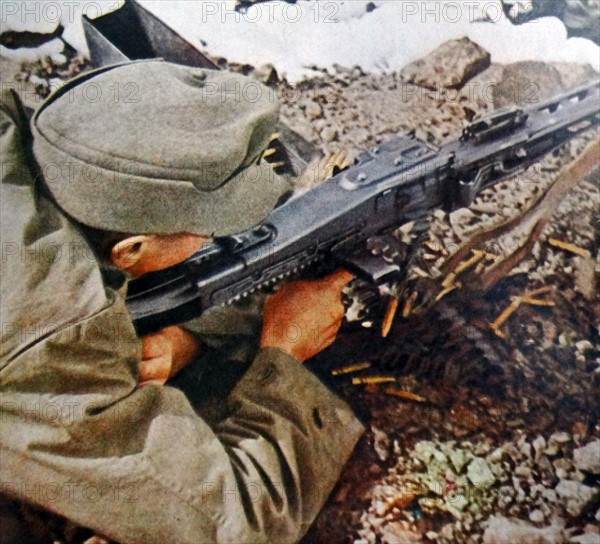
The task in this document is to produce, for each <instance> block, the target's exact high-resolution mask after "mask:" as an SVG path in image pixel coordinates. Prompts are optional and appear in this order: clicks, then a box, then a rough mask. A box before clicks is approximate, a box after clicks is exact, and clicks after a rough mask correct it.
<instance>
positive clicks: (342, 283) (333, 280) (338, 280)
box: [326, 268, 354, 291]
mask: <svg viewBox="0 0 600 544" xmlns="http://www.w3.org/2000/svg"><path fill="white" fill-rule="evenodd" d="M353 279H354V276H353V275H352V274H351V273H350V272H348V271H347V270H345V269H344V268H340V269H338V270H336V271H335V272H333V274H330V275H329V276H327V278H326V280H327V283H328V286H329V287H331V288H332V289H339V290H340V291H341V290H342V289H343V288H344V287H346V285H348V284H349V283H350V282H351V281H352V280H353Z"/></svg>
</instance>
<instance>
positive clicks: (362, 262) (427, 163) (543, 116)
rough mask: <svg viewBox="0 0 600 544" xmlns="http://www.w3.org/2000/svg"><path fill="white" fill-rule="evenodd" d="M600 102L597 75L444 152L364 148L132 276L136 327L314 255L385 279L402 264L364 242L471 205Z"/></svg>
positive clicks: (476, 130) (225, 295)
mask: <svg viewBox="0 0 600 544" xmlns="http://www.w3.org/2000/svg"><path fill="white" fill-rule="evenodd" d="M599 104H600V83H598V82H596V83H593V84H589V85H586V86H582V87H579V88H577V89H574V90H572V91H570V92H568V93H565V94H563V95H560V96H558V97H556V98H553V99H551V100H549V101H547V102H544V103H542V104H538V105H536V106H535V107H532V108H528V109H526V110H522V109H519V108H516V107H512V108H508V109H504V110H500V111H497V112H494V113H492V114H491V115H490V116H488V117H485V118H483V119H481V120H478V121H475V122H474V123H472V124H471V125H470V126H469V127H467V128H466V129H465V130H464V131H463V135H462V137H461V138H460V140H459V141H456V142H453V143H450V144H447V145H444V146H443V147H441V148H439V149H438V148H436V147H434V146H432V145H429V144H427V143H424V142H422V141H420V140H418V139H416V138H414V137H412V138H411V137H397V138H394V139H391V140H389V141H388V142H386V143H384V144H382V145H381V146H379V147H375V148H373V149H371V150H370V151H367V152H364V153H362V154H361V155H360V156H359V157H358V158H357V160H356V162H355V164H354V165H353V166H352V167H350V168H349V169H347V170H344V171H343V172H341V173H339V174H338V175H336V176H334V177H333V178H331V179H329V180H328V181H327V182H325V183H323V184H321V185H318V186H316V187H314V188H313V189H311V190H310V191H308V192H306V193H304V194H303V195H301V196H298V197H296V198H292V199H291V200H289V201H288V202H286V203H285V204H283V205H282V206H280V207H279V208H276V209H275V210H273V211H272V212H271V214H270V215H269V216H268V217H267V218H266V219H265V220H264V222H263V223H262V224H260V225H259V226H257V227H255V228H253V229H251V230H249V231H247V232H243V233H240V234H238V235H235V236H228V237H224V238H219V239H216V240H215V241H214V242H213V243H211V244H209V245H207V246H205V247H203V248H202V249H201V250H200V251H199V252H198V253H197V254H196V255H194V256H192V257H191V258H190V259H188V260H187V261H185V262H183V263H181V264H179V265H177V266H174V267H172V268H169V269H167V270H164V271H160V272H153V273H150V274H146V275H145V276H142V277H140V278H138V279H135V280H133V281H131V282H130V284H129V291H128V295H127V306H128V309H129V312H130V313H131V316H132V319H133V323H134V325H135V327H136V330H137V332H138V334H146V333H148V332H152V331H155V330H158V329H160V328H162V327H165V326H168V325H173V324H176V323H182V322H184V321H187V320H189V319H192V318H194V317H198V316H199V315H201V314H202V312H203V311H204V310H206V309H207V308H210V307H212V306H215V305H220V304H226V303H229V302H231V301H233V300H236V299H239V298H240V297H243V296H246V295H247V294H249V293H251V292H253V291H254V290H256V289H258V288H260V287H262V286H265V285H269V284H271V283H274V282H277V281H279V280H280V279H281V278H284V277H286V276H289V275H291V274H296V273H297V272H298V271H300V270H302V269H303V268H305V267H307V266H311V265H313V264H315V263H317V262H321V263H332V264H334V265H336V266H341V267H346V268H347V269H348V270H350V271H351V272H353V273H354V274H356V275H358V276H359V277H361V278H363V279H366V280H368V281H370V282H373V283H376V284H381V283H384V282H386V281H389V280H390V279H392V278H393V277H394V276H395V275H397V274H398V273H399V272H400V270H399V267H398V266H397V265H393V264H388V263H385V262H384V261H383V260H382V259H380V258H375V257H373V256H371V255H370V253H369V252H367V251H366V250H365V248H364V242H365V241H366V240H367V239H369V238H371V237H372V236H375V235H378V234H382V233H385V232H386V231H389V230H390V229H392V228H394V227H397V226H399V225H401V224H403V223H405V222H409V221H413V220H416V219H419V218H421V217H423V216H425V215H426V214H427V213H428V212H430V211H432V210H434V209H436V208H443V209H445V210H447V211H452V210H455V209H457V208H460V207H463V206H468V205H469V204H470V203H471V202H472V201H473V199H474V198H475V196H476V195H477V193H479V192H480V191H481V190H483V189H485V188H486V187H489V186H490V185H493V184H494V183H497V182H498V181H499V180H501V179H502V178H504V177H506V176H507V175H508V174H511V173H514V172H517V171H520V170H523V169H525V168H526V167H527V166H530V165H531V164H532V163H533V162H535V161H536V160H538V159H539V158H540V157H542V156H543V155H545V154H546V153H548V152H549V151H552V150H553V149H555V148H556V147H557V146H559V145H561V144H563V143H565V142H567V141H568V140H570V139H571V138H573V137H575V136H577V135H578V134H580V133H582V132H583V131H585V130H589V129H590V128H592V127H597V125H598V123H599V122H600V107H599ZM361 250H362V251H361Z"/></svg>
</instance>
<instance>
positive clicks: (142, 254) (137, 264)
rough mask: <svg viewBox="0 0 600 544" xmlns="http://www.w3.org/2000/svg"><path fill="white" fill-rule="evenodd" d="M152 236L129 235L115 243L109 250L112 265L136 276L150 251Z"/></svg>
mask: <svg viewBox="0 0 600 544" xmlns="http://www.w3.org/2000/svg"><path fill="white" fill-rule="evenodd" d="M152 239H153V237H152V236H147V235H140V236H130V237H129V238H125V240H121V241H120V242H118V243H116V244H115V245H114V246H113V248H112V250H111V252H110V256H111V263H112V264H113V266H116V267H117V268H120V269H121V270H125V271H126V272H129V273H130V274H131V275H133V276H137V275H138V273H139V269H140V268H143V267H144V263H145V261H146V260H147V258H148V255H149V254H150V253H151V246H152Z"/></svg>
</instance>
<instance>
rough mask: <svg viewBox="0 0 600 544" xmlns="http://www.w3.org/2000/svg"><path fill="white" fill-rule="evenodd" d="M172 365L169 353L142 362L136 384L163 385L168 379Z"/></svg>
mask: <svg viewBox="0 0 600 544" xmlns="http://www.w3.org/2000/svg"><path fill="white" fill-rule="evenodd" d="M172 363H173V361H172V357H171V354H170V353H165V354H163V355H161V356H160V357H153V358H152V359H144V360H142V361H141V362H140V365H139V369H140V375H139V378H138V382H139V383H140V384H143V383H144V382H148V381H159V382H160V383H165V382H166V381H167V380H168V379H169V373H170V372H171V366H172Z"/></svg>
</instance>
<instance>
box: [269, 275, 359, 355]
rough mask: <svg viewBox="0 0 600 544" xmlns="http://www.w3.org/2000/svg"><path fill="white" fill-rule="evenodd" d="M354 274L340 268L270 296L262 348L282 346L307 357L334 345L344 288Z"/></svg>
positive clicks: (341, 313)
mask: <svg viewBox="0 0 600 544" xmlns="http://www.w3.org/2000/svg"><path fill="white" fill-rule="evenodd" d="M352 278H353V276H352V274H350V273H349V272H347V271H345V270H338V271H337V272H334V273H333V274H331V275H330V276H327V277H326V278H323V279H321V280H318V281H296V282H293V283H290V284H287V285H284V286H283V287H282V288H281V289H280V290H279V291H277V293H275V294H274V295H273V296H271V297H269V298H268V299H267V303H266V305H265V312H264V319H263V330H262V336H261V341H260V346H261V348H279V349H280V350H281V351H284V352H285V353H289V354H290V355H292V356H293V357H296V358H297V359H299V360H300V361H305V360H307V359H310V358H311V357H313V356H314V355H316V354H317V353H319V352H320V351H322V350H324V349H325V348H326V347H328V346H330V345H331V344H332V343H333V342H334V340H335V338H336V336H337V333H338V330H339V328H340V326H341V324H342V319H343V318H344V305H343V304H342V296H341V295H342V291H343V289H344V287H345V286H346V285H347V284H348V282H350V280H352Z"/></svg>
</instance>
